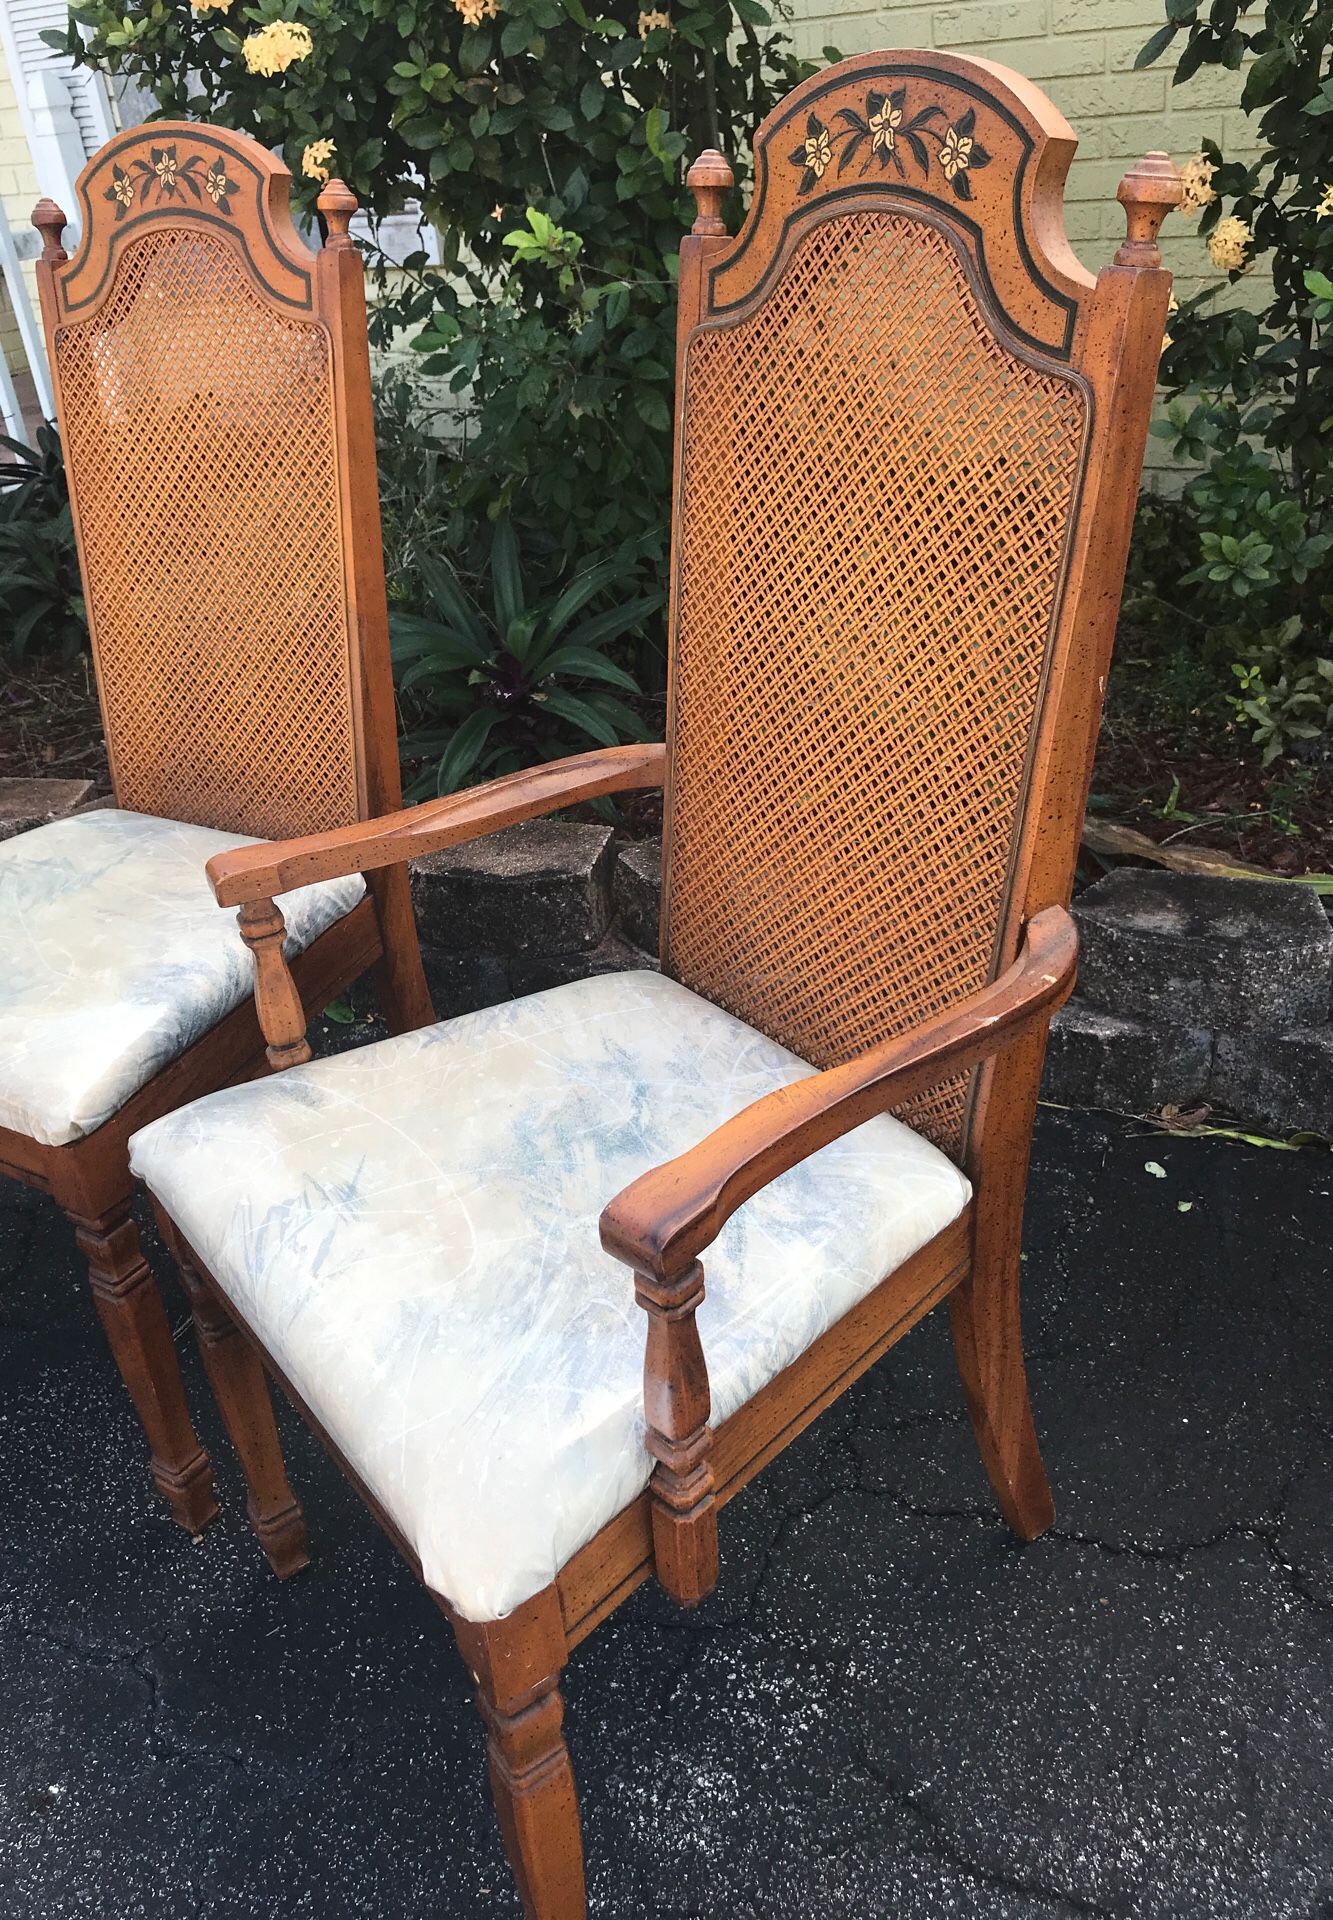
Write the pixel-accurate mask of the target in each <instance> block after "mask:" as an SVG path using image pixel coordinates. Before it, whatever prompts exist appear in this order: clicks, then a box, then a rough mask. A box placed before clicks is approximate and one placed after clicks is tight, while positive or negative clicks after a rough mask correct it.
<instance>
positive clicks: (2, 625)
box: [0, 427, 88, 659]
mask: <svg viewBox="0 0 1333 1920" xmlns="http://www.w3.org/2000/svg"><path fill="white" fill-rule="evenodd" d="M0 449H3V452H4V456H5V457H4V458H3V459H0V650H3V651H8V652H9V653H10V654H11V655H12V656H13V657H14V658H15V659H18V658H20V657H21V656H23V655H24V654H26V653H30V652H33V653H46V654H60V655H62V656H64V657H68V656H69V655H71V654H75V653H78V652H79V650H80V649H81V648H82V647H84V646H86V644H87V641H88V621H87V615H86V614H85V612H84V605H83V583H82V581H81V580H80V578H79V561H78V554H77V552H76V551H75V545H74V522H73V518H72V516H71V514H70V506H69V491H68V488H67V486H66V484H65V463H64V457H63V454H62V452H61V447H60V436H59V435H58V434H57V432H56V431H55V428H54V427H39V428H38V429H37V444H36V446H35V447H27V446H24V444H23V442H22V441H20V440H11V439H9V438H8V437H7V436H6V435H4V434H0Z"/></svg>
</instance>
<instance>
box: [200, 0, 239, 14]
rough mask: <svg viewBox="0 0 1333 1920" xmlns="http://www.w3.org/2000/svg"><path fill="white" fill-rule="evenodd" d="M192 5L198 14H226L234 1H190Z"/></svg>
mask: <svg viewBox="0 0 1333 1920" xmlns="http://www.w3.org/2000/svg"><path fill="white" fill-rule="evenodd" d="M190 5H191V7H192V8H193V10H194V11H195V12H196V13H226V12H227V11H228V10H229V8H230V7H231V5H232V0H190Z"/></svg>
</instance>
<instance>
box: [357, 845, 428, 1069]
mask: <svg viewBox="0 0 1333 1920" xmlns="http://www.w3.org/2000/svg"><path fill="white" fill-rule="evenodd" d="M369 885H370V891H371V893H372V894H373V895H374V899H375V912H376V914H377V916H378V918H379V923H380V938H381V940H382V941H383V945H384V951H383V953H382V954H381V955H380V958H379V959H378V960H377V961H376V962H375V986H376V989H377V991H378V993H379V997H380V1006H381V1008H382V1009H383V1012H384V1019H385V1024H386V1025H387V1027H388V1029H389V1032H390V1033H411V1032H413V1031H414V1030H415V1029H416V1028H417V1027H429V1026H433V1025H434V1022H435V1007H434V1005H433V1003H432V1001H431V997H430V988H429V987H428V986H427V985H426V973H425V969H424V968H423V966H422V964H421V943H420V941H419V940H418V939H417V923H416V916H415V914H414V913H413V911H412V888H411V883H410V881H409V880H408V877H407V868H406V867H405V866H401V867H381V868H379V869H377V870H376V872H374V873H372V874H371V875H370V876H369Z"/></svg>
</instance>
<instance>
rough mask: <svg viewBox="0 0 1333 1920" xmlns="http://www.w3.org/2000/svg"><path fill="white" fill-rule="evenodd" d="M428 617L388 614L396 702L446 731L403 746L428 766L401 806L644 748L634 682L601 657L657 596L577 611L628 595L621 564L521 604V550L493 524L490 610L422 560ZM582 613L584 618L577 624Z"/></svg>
mask: <svg viewBox="0 0 1333 1920" xmlns="http://www.w3.org/2000/svg"><path fill="white" fill-rule="evenodd" d="M420 565H421V572H422V576H423V578H424V580H425V583H426V587H427V591H428V593H429V595H430V603H431V611H430V613H429V614H427V615H419V614H409V613H395V614H394V615H393V616H392V618H391V627H392V634H393V652H394V659H395V662H396V663H397V664H398V666H399V667H400V669H401V671H400V676H399V686H400V688H401V690H402V692H403V693H404V694H408V695H412V694H415V695H416V697H417V698H418V699H419V700H421V701H423V702H424V704H425V705H426V707H427V708H428V710H429V712H430V714H431V715H432V716H434V717H435V718H436V719H437V720H443V721H446V722H448V723H449V724H448V725H447V726H445V727H440V726H438V725H432V726H428V727H426V728H425V729H423V730H420V731H418V732H416V733H413V734H409V736H408V738H407V739H406V740H405V741H404V742H403V752H404V755H405V756H406V757H408V758H428V759H429V763H430V764H429V765H428V767H427V768H426V770H425V771H424V772H423V773H422V774H421V775H420V777H419V778H418V779H417V780H416V782H415V783H414V785H413V787H412V790H411V793H410V795H409V797H410V798H413V799H419V798H421V797H422V795H423V794H428V793H432V792H438V793H452V792H454V791H455V790H456V789H457V788H458V787H462V786H466V785H469V784H471V783H472V782H474V781H477V780H486V779H493V778H494V777H495V776H496V775H497V774H502V773H512V772H516V771H518V770H519V769H520V768H522V767H526V766H531V765H532V764H533V763H534V762H536V761H538V760H553V759H556V758H558V757H559V756H560V755H562V754H566V753H577V752H579V751H581V750H583V749H586V748H587V747H589V746H592V745H600V746H616V745H618V744H619V743H620V742H621V741H622V740H642V739H645V738H646V737H647V736H646V732H645V729H644V727H643V724H642V722H641V720H640V718H639V716H638V714H637V713H636V712H635V711H634V710H633V708H631V707H630V706H628V705H626V703H625V701H624V700H623V699H621V698H620V697H619V695H620V694H622V693H624V694H629V695H630V696H631V697H635V696H637V695H638V694H639V687H638V683H637V682H636V681H635V680H634V678H633V676H632V675H631V674H629V673H628V672H627V671H626V670H625V668H624V667H622V666H619V665H617V663H616V662H615V661H614V660H613V659H611V658H610V657H609V655H608V651H607V650H608V649H609V648H610V647H612V646H613V645H614V644H615V643H616V642H617V641H619V640H621V639H623V638H624V636H625V635H627V634H629V633H630V632H631V631H632V630H633V629H634V628H635V627H637V626H639V625H641V624H642V622H644V621H645V620H648V619H650V618H651V617H652V615H653V614H655V613H656V612H657V611H658V609H659V608H660V606H661V604H662V595H661V593H660V591H658V592H643V593H638V592H634V593H632V595H631V596H630V597H625V598H621V599H618V600H617V602H616V604H614V605H613V606H611V607H610V608H609V609H607V610H606V611H604V612H599V613H592V614H588V613H587V612H586V609H587V608H588V607H589V605H590V604H591V603H592V602H593V601H595V600H596V599H597V598H598V597H599V596H600V597H604V596H605V595H606V593H607V591H608V589H611V588H613V587H616V588H619V589H620V591H621V593H622V594H623V593H625V590H626V587H627V585H628V586H629V587H630V588H633V587H634V586H636V584H637V583H636V582H635V580H634V577H633V574H632V573H631V574H630V575H629V579H628V582H627V579H626V568H625V565H624V563H623V561H621V560H618V559H611V560H606V561H603V562H600V563H599V564H598V565H596V566H593V567H588V568H586V569H585V570H584V571H583V572H582V573H580V574H578V575H577V576H576V577H575V578H574V579H572V580H570V581H569V582H568V584H567V585H565V586H564V587H563V588H561V589H560V590H559V591H558V592H557V593H556V594H555V595H554V597H549V598H545V599H542V598H539V599H537V600H536V601H535V602H534V601H533V600H531V599H530V598H529V596H528V593H527V589H526V587H525V582H524V576H523V567H522V564H521V562H520V559H519V550H518V542H517V539H516V537H515V533H514V528H513V524H512V522H511V521H509V520H508V519H507V518H505V519H500V520H498V521H497V522H496V523H495V527H494V531H493V534H492V538H491V545H490V552H489V555H488V559H487V565H486V572H487V573H488V574H489V579H490V605H489V606H488V607H486V608H483V607H482V606H480V605H479V604H478V603H477V601H476V600H475V599H474V598H473V597H472V596H471V595H470V594H469V593H468V592H467V591H466V590H465V589H464V587H463V585H462V583H461V582H460V580H459V577H458V575H457V573H456V572H455V571H454V569H453V568H452V567H451V566H450V565H449V563H448V561H446V560H443V559H440V558H437V557H432V556H423V557H422V559H421V562H420ZM580 616H582V617H581V618H580Z"/></svg>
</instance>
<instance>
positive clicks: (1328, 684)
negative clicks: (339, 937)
mask: <svg viewBox="0 0 1333 1920" xmlns="http://www.w3.org/2000/svg"><path fill="white" fill-rule="evenodd" d="M1166 14H1167V24H1166V25H1165V26H1163V27H1162V28H1161V29H1159V31H1158V32H1157V33H1155V34H1154V35H1153V37H1152V38H1151V39H1150V40H1149V41H1148V43H1147V45H1146V46H1145V47H1144V49H1143V51H1142V53H1141V54H1140V56H1139V64H1141V65H1142V64H1146V63H1148V62H1149V61H1151V60H1155V59H1157V58H1159V57H1160V56H1161V55H1162V54H1163V53H1165V52H1166V51H1167V49H1168V48H1175V49H1176V50H1177V54H1178V57H1177V61H1176V69H1175V75H1174V81H1175V83H1176V84H1177V85H1178V84H1180V83H1181V82H1183V81H1187V80H1188V79H1189V77H1190V75H1191V74H1193V73H1195V72H1197V71H1198V69H1199V68H1200V67H1202V66H1205V65H1220V66H1223V67H1230V68H1239V67H1240V66H1241V65H1242V63H1243V62H1244V60H1245V59H1246V57H1247V55H1249V56H1252V57H1253V64H1252V65H1251V66H1250V68H1249V70H1248V72H1247V74H1246V78H1245V83H1244V89H1243V92H1242V96H1241V104H1242V106H1243V108H1244V109H1245V111H1246V113H1247V114H1248V115H1250V116H1251V117H1252V119H1253V120H1254V121H1255V122H1256V128H1255V130H1256V133H1257V138H1258V144H1259V151H1258V154H1257V155H1256V157H1255V158H1254V159H1252V160H1247V161H1228V160H1227V159H1226V158H1225V156H1224V155H1223V153H1222V152H1221V151H1220V150H1219V148H1218V147H1217V146H1216V145H1215V144H1213V143H1212V142H1209V141H1205V142H1204V143H1203V149H1202V151H1201V153H1200V154H1199V155H1198V156H1197V157H1196V158H1195V160H1193V161H1191V162H1189V163H1188V164H1187V166H1186V168H1185V170H1184V171H1185V179H1186V189H1187V208H1186V210H1187V211H1189V212H1192V213H1194V214H1196V215H1197V216H1198V217H1199V230H1200V234H1201V236H1202V238H1203V239H1204V240H1205V242H1206V244H1207V246H1208V250H1209V254H1210V257H1211V259H1212V261H1213V264H1214V266H1215V267H1216V268H1217V269H1218V270H1219V272H1222V273H1225V274H1226V276H1227V280H1226V284H1229V285H1235V284H1236V283H1237V282H1238V281H1240V280H1241V279H1242V278H1244V276H1246V275H1247V274H1249V273H1250V272H1251V271H1252V270H1253V268H1254V267H1255V266H1256V264H1259V263H1262V265H1263V266H1264V267H1265V268H1266V269H1267V270H1268V271H1270V272H1271V276H1272V292H1271V297H1268V296H1267V289H1265V298H1264V301H1263V304H1262V307H1261V310H1260V311H1259V312H1257V313H1255V312H1252V311H1250V310H1248V308H1246V307H1239V306H1234V305H1232V306H1229V305H1227V304H1225V303H1224V302H1220V301H1219V299H1218V297H1217V289H1208V290H1205V291H1204V292H1203V293H1200V294H1197V295H1195V296H1193V297H1192V298H1191V299H1188V300H1186V301H1183V302H1182V303H1181V306H1180V309H1179V311H1178V312H1177V313H1176V314H1175V315H1174V316H1173V318H1172V322H1171V335H1170V343H1169V345H1168V346H1167V349H1166V351H1165V353H1164V355H1163V360H1162V376H1161V378H1162V385H1163V387H1164V389H1165V391H1166V393H1167V395H1168V396H1169V401H1170V404H1169V406H1168V409H1167V418H1166V420H1165V421H1164V422H1162V423H1161V425H1160V426H1159V427H1158V428H1157V429H1156V430H1157V431H1159V432H1162V433H1164V434H1165V436H1166V437H1167V438H1168V439H1169V440H1170V441H1171V443H1172V445H1173V447H1174V449H1175V451H1176V452H1177V454H1178V455H1180V456H1181V457H1182V458H1185V459H1188V460H1191V461H1194V462H1201V463H1202V471H1201V472H1199V473H1198V474H1197V475H1196V476H1195V477H1194V478H1193V479H1191V480H1190V481H1189V482H1188V484H1187V485H1186V487H1185V489H1184V508H1185V513H1186V517H1187V522H1188V525H1187V528H1186V531H1185V550H1186V551H1191V550H1192V564H1190V565H1189V566H1188V568H1187V570H1186V571H1185V572H1184V575H1183V578H1182V575H1181V571H1180V567H1179V560H1178V557H1177V556H1173V555H1171V554H1164V555H1162V556H1160V562H1161V564H1160V565H1154V564H1153V563H1152V562H1150V561H1149V560H1148V559H1147V557H1146V555H1145V553H1144V551H1143V540H1144V538H1145V537H1147V536H1146V535H1144V532H1143V528H1142V524H1141V530H1140V534H1141V537H1140V540H1139V542H1138V545H1139V548H1140V552H1139V555H1138V558H1137V559H1136V570H1137V573H1138V576H1139V580H1140V583H1141V585H1142V586H1143V587H1144V588H1145V591H1144V593H1143V603H1144V604H1145V605H1146V604H1147V602H1148V601H1150V600H1151V599H1152V597H1153V594H1152V590H1151V589H1150V588H1149V587H1148V579H1147V576H1148V575H1149V574H1150V573H1151V574H1152V576H1153V585H1154V586H1155V590H1156V597H1157V600H1158V603H1159V608H1161V609H1162V610H1164V611H1165V614H1166V617H1167V618H1168V619H1169V620H1171V621H1179V620H1181V619H1183V620H1184V621H1185V622H1187V623H1188V624H1190V625H1192V626H1193V628H1194V630H1195V631H1196V632H1197V634H1198V636H1199V640H1200V645H1201V646H1202V647H1205V648H1206V649H1208V650H1210V651H1211V652H1212V653H1213V654H1214V655H1218V656H1223V657H1225V658H1227V659H1228V661H1229V664H1230V672H1231V679H1232V681H1233V684H1232V687H1231V692H1230V696H1229V705H1230V707H1231V710H1232V712H1233V714H1234V716H1235V717H1236V719H1237V720H1239V721H1240V722H1241V723H1242V724H1243V725H1244V726H1246V727H1247V728H1249V729H1250V730H1251V731H1252V732H1253V735H1254V737H1255V739H1256V741H1257V742H1258V744H1260V745H1261V746H1262V748H1263V752H1264V758H1265V761H1271V760H1273V759H1275V758H1277V756H1278V755H1279V754H1281V753H1284V752H1286V751H1287V750H1288V749H1289V748H1291V747H1292V746H1293V745H1294V744H1295V743H1298V742H1301V741H1314V740H1316V739H1322V738H1327V737H1328V736H1329V734H1330V729H1331V727H1333V638H1331V637H1330V628H1331V627H1333V439H1330V434H1329V429H1330V427H1333V331H1331V330H1330V323H1331V322H1333V279H1331V278H1330V275H1333V78H1326V77H1325V73H1324V69H1325V67H1326V64H1327V52H1328V48H1329V45H1330V43H1331V42H1333V0H1314V3H1313V4H1312V0H1267V4H1265V5H1264V6H1263V8H1262V10H1260V9H1259V8H1257V7H1248V8H1247V7H1244V6H1242V5H1241V4H1240V0H1166ZM1182 41H1183V44H1182Z"/></svg>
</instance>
